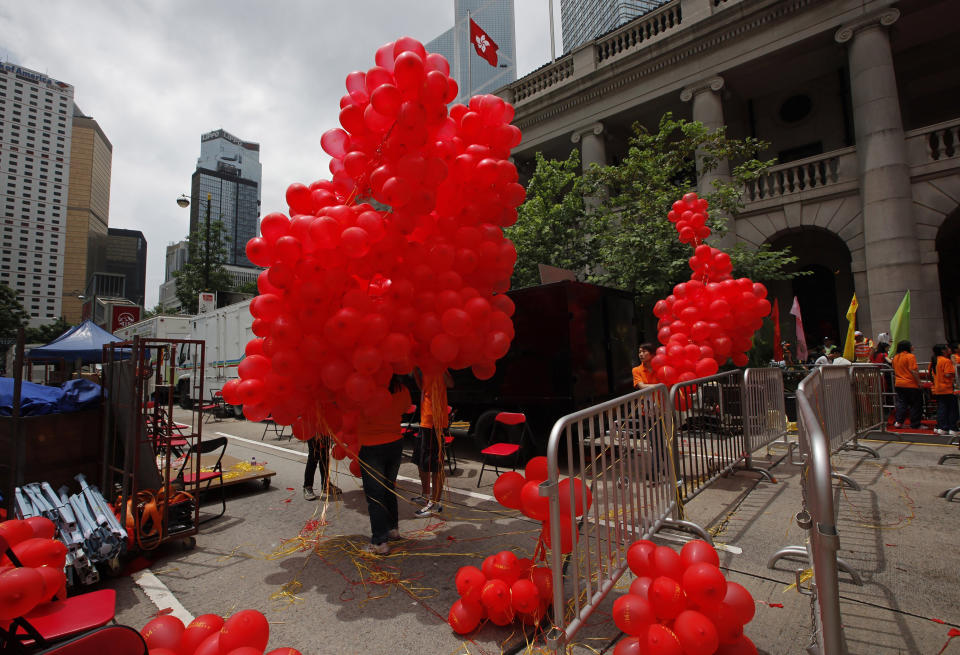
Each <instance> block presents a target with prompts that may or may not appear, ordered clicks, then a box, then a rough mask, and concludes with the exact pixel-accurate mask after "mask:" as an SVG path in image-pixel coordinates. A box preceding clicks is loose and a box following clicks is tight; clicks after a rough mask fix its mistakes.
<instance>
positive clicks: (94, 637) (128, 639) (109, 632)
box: [38, 625, 147, 655]
mask: <svg viewBox="0 0 960 655" xmlns="http://www.w3.org/2000/svg"><path fill="white" fill-rule="evenodd" d="M91 653H109V655H147V643H146V642H145V641H144V640H143V637H142V636H141V635H140V633H139V632H137V631H136V630H134V629H133V628H131V627H130V626H127V625H108V626H104V627H101V628H96V629H95V630H91V631H90V632H86V633H84V634H82V635H80V636H78V637H74V638H73V639H70V640H69V641H64V642H62V643H59V644H56V645H54V646H51V647H50V648H48V649H46V650H42V651H39V653H38V655H90V654H91Z"/></svg>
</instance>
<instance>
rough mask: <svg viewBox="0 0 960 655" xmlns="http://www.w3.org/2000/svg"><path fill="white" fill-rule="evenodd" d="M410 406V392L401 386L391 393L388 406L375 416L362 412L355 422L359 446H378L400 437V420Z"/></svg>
mask: <svg viewBox="0 0 960 655" xmlns="http://www.w3.org/2000/svg"><path fill="white" fill-rule="evenodd" d="M409 406H410V392H409V391H407V388H406V387H403V388H402V389H400V391H398V392H397V393H394V394H391V396H390V406H389V407H388V408H387V409H385V410H384V411H383V412H381V413H380V414H378V415H376V416H368V415H366V414H363V415H361V416H360V421H359V422H358V424H357V438H358V439H359V441H360V445H361V446H379V445H380V444H385V443H391V442H393V441H396V440H398V439H400V437H401V436H402V435H401V433H400V421H401V419H402V417H403V413H404V412H405V411H407V407H409Z"/></svg>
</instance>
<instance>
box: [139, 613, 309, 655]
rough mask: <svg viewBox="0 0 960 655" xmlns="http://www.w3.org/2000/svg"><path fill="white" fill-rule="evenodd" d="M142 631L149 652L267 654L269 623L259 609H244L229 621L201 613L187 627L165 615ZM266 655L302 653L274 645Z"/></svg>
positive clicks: (157, 654)
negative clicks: (265, 652)
mask: <svg viewBox="0 0 960 655" xmlns="http://www.w3.org/2000/svg"><path fill="white" fill-rule="evenodd" d="M140 634H141V635H142V636H143V640H144V641H145V642H147V648H148V649H149V651H150V655H264V651H265V650H266V649H267V642H268V641H269V640H270V624H269V623H267V618H266V617H265V616H264V615H263V614H261V613H260V612H258V611H257V610H241V611H239V612H237V613H236V614H233V615H232V616H230V618H228V619H227V620H226V621H224V620H223V617H220V616H217V615H216V614H202V615H200V616H198V617H197V618H195V619H194V620H193V621H191V622H190V624H189V625H186V626H185V625H183V621H181V620H180V619H178V618H177V617H175V616H170V615H169V614H165V615H162V616H158V617H156V618H155V619H152V620H151V621H150V622H149V623H147V624H146V625H145V626H143V629H142V630H141V631H140ZM266 655H301V654H300V651H298V650H296V649H294V648H275V649H274V650H271V651H270V652H269V653H267V654H266Z"/></svg>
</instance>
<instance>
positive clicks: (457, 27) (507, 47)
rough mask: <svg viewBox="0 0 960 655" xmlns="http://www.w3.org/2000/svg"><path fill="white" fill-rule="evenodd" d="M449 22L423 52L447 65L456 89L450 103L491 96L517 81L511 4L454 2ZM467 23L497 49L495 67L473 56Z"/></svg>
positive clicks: (483, 0)
mask: <svg viewBox="0 0 960 655" xmlns="http://www.w3.org/2000/svg"><path fill="white" fill-rule="evenodd" d="M468 14H469V16H468ZM453 19H454V26H453V27H452V28H451V29H449V30H447V31H446V32H444V33H443V34H441V35H440V36H438V37H437V38H435V39H434V40H432V41H430V42H429V43H427V44H426V48H427V52H437V53H439V54H441V55H443V56H444V57H446V58H447V60H448V61H449V62H450V75H451V76H453V78H454V79H455V80H456V81H457V84H458V85H459V87H460V94H459V95H458V96H457V98H456V100H454V102H463V103H466V102H467V101H468V100H469V99H470V97H471V96H475V95H477V94H481V93H493V92H494V91H495V90H497V89H499V88H500V87H502V86H503V85H505V84H509V83H510V82H513V81H515V80H516V79H517V48H516V42H517V33H516V25H515V22H514V12H513V0H454V3H453ZM471 20H472V21H473V22H475V23H476V24H477V26H478V27H479V28H480V29H481V30H483V31H484V32H486V34H487V35H488V36H489V38H490V39H492V40H493V42H494V43H495V44H496V45H497V65H496V66H491V65H490V63H489V62H488V61H487V60H486V59H484V58H482V57H480V55H478V54H477V51H476V49H475V48H474V45H473V43H472V41H471V38H470V21H471Z"/></svg>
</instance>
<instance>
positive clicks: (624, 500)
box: [540, 385, 710, 652]
mask: <svg viewBox="0 0 960 655" xmlns="http://www.w3.org/2000/svg"><path fill="white" fill-rule="evenodd" d="M670 400H671V399H670V397H669V395H668V393H667V388H666V387H665V386H663V385H657V386H655V387H648V388H645V389H642V390H640V391H636V392H634V393H631V394H629V395H627V396H623V397H622V398H616V399H614V400H610V401H608V402H605V403H603V404H600V405H597V406H595V407H590V408H587V409H584V410H581V411H579V412H576V413H574V414H570V415H569V416H565V417H563V418H561V419H560V420H559V421H557V423H556V424H555V425H554V426H553V430H552V431H551V433H550V441H549V443H548V446H547V461H548V471H549V478H548V480H547V481H545V482H543V483H542V484H541V485H540V493H541V495H542V496H546V497H548V498H549V499H550V522H549V528H550V543H551V544H553V545H555V546H556V545H560V544H564V543H565V542H566V543H568V544H570V547H571V551H570V554H569V557H566V558H565V556H564V554H563V553H562V549H561V548H557V547H554V548H551V566H552V569H553V628H552V629H551V630H550V632H549V633H548V634H547V643H548V646H549V647H550V648H552V649H554V650H555V651H557V652H560V651H562V650H563V648H564V645H565V644H569V643H570V640H571V639H572V637H573V636H574V635H575V634H576V633H577V631H578V630H579V629H580V628H581V627H582V626H583V624H584V622H585V621H586V620H587V618H588V617H589V616H590V614H591V613H592V612H593V611H594V609H596V608H597V606H598V605H599V604H600V603H601V602H602V601H603V599H604V598H605V597H606V595H607V594H608V593H609V592H610V590H611V589H613V587H614V585H615V584H616V583H617V581H618V580H619V579H620V577H621V576H622V575H623V573H624V571H625V570H626V569H627V557H626V556H627V549H628V548H629V547H630V545H631V544H633V542H634V541H636V540H638V539H646V538H649V537H650V536H651V535H653V534H654V533H655V532H657V531H658V530H659V529H661V528H663V527H667V526H669V527H673V528H681V529H687V530H690V531H693V532H695V533H697V534H698V535H699V536H701V537H702V538H704V539H707V540H709V539H710V537H709V535H708V534H706V533H705V532H703V530H701V529H700V528H698V527H697V526H695V525H693V524H691V523H687V522H685V521H682V520H680V519H679V513H680V504H679V500H678V497H677V487H676V478H675V476H674V468H673V466H672V465H671V462H672V459H673V457H672V453H671V450H672V449H673V444H672V440H671V435H672V423H671V420H672V413H671V411H670V409H671V405H668V402H670ZM561 461H562V462H564V463H565V464H566V467H567V470H566V472H568V473H569V475H570V477H571V478H572V479H579V480H580V481H582V483H583V486H582V487H580V489H581V492H580V493H581V497H580V501H581V502H582V501H583V497H584V495H585V491H583V489H585V488H589V489H590V491H591V493H592V495H593V504H592V505H591V506H590V508H589V509H588V510H587V511H586V513H585V514H584V516H583V517H582V518H579V519H575V520H563V519H561V518H560V516H561V510H560V486H559V483H560V463H561ZM576 489H577V486H576V485H575V484H570V486H569V487H568V488H566V493H568V494H569V495H568V496H567V498H566V499H565V501H569V505H568V506H570V507H572V506H575V501H576V498H575V493H577V491H576ZM565 559H566V562H567V564H566V571H565V570H564V560H565Z"/></svg>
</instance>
